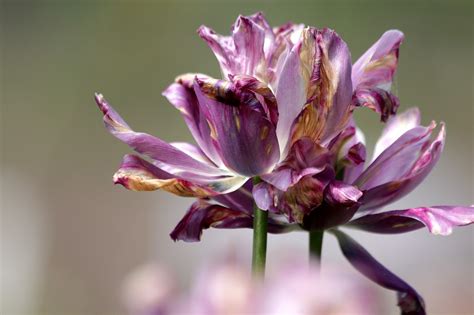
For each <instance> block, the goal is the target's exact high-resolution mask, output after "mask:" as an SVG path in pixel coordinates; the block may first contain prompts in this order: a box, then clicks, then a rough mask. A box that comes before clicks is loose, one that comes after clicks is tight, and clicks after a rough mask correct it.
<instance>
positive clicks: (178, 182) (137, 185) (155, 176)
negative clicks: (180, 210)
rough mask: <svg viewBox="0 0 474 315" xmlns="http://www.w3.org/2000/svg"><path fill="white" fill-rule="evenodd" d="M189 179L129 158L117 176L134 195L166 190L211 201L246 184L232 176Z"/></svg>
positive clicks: (116, 179)
mask: <svg viewBox="0 0 474 315" xmlns="http://www.w3.org/2000/svg"><path fill="white" fill-rule="evenodd" d="M189 178H192V180H189ZM189 178H187V179H183V178H180V177H176V176H175V175H173V174H170V173H168V172H166V171H164V170H162V169H160V168H158V167H156V166H155V165H153V164H151V163H149V162H147V161H145V160H143V159H142V158H140V157H138V156H136V155H130V154H129V155H126V156H125V157H124V158H123V161H122V164H121V166H120V168H119V170H118V171H117V172H116V173H115V174H114V183H115V184H120V185H122V186H124V187H125V188H127V189H130V190H133V191H152V190H158V189H163V190H165V191H168V192H170V193H173V194H175V195H178V196H182V197H209V196H214V195H217V194H224V193H229V192H232V191H234V190H237V189H238V188H239V187H240V186H242V185H243V184H244V183H245V180H246V179H240V178H238V177H232V176H228V177H207V178H206V177H202V176H201V177H198V176H196V175H194V176H189Z"/></svg>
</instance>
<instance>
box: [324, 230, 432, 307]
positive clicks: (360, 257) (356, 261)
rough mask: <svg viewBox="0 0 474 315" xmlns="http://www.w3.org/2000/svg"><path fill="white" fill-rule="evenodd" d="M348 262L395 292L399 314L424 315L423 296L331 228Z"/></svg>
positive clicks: (340, 232) (339, 232)
mask: <svg viewBox="0 0 474 315" xmlns="http://www.w3.org/2000/svg"><path fill="white" fill-rule="evenodd" d="M331 233H332V234H334V235H335V236H336V238H337V240H338V242H339V246H340V248H341V250H342V253H343V254H344V256H345V257H346V258H347V260H348V261H349V263H350V264H351V265H352V266H353V267H354V268H355V269H357V270H358V271H359V272H360V273H362V274H363V275H364V276H366V277H367V278H369V279H370V280H372V281H373V282H375V283H377V284H378V285H380V286H382V287H384V288H386V289H389V290H393V291H396V292H397V299H398V306H399V307H400V310H401V315H426V310H425V302H424V301H423V298H422V297H421V296H420V295H419V294H418V292H416V290H415V289H413V288H412V287H411V286H410V285H409V284H408V283H406V282H405V281H403V280H402V279H400V278H399V277H398V276H396V275H395V274H393V273H392V272H391V271H390V270H388V269H387V268H385V267H384V266H383V265H382V264H381V263H379V262H378V261H377V260H376V259H375V258H374V257H372V255H370V253H369V252H368V251H367V250H365V248H363V247H362V246H361V245H359V244H358V243H357V242H356V241H355V240H354V239H352V238H351V237H349V236H348V235H347V234H345V233H344V232H342V231H339V230H331Z"/></svg>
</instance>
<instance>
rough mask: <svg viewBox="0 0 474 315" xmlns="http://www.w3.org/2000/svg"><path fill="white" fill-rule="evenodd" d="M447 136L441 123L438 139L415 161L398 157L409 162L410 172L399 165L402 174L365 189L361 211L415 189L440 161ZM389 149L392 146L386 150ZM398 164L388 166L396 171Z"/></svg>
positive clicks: (380, 205) (386, 202)
mask: <svg viewBox="0 0 474 315" xmlns="http://www.w3.org/2000/svg"><path fill="white" fill-rule="evenodd" d="M408 133H409V132H408ZM445 136H446V133H445V127H444V124H441V129H440V131H439V133H438V136H437V137H436V139H435V140H434V141H433V142H431V144H429V145H428V146H427V148H426V149H423V150H422V151H421V153H420V154H419V155H418V157H417V159H416V160H415V161H414V162H412V160H411V158H410V157H407V158H406V159H405V160H404V159H403V155H401V156H400V157H399V158H396V159H399V161H398V162H399V163H401V164H403V163H404V162H405V163H407V164H408V165H407V166H410V167H411V168H410V169H409V170H408V172H406V173H403V170H404V168H402V167H399V168H398V170H400V174H398V175H396V174H392V175H391V177H390V180H388V181H385V182H382V183H381V184H380V185H377V186H374V187H372V188H369V189H367V190H366V191H364V196H363V197H362V199H361V203H362V206H361V208H360V212H361V213H363V212H365V211H370V210H372V209H377V208H380V207H383V206H385V205H387V204H389V203H391V202H394V201H396V200H398V199H400V198H402V197H403V196H405V195H407V194H408V193H410V192H411V191H412V190H413V189H415V188H416V187H417V186H418V185H419V184H420V183H421V182H422V181H423V180H424V179H425V178H426V176H428V174H429V173H430V172H431V170H432V169H433V167H434V166H435V165H436V163H437V162H438V160H439V157H440V156H441V152H442V151H443V147H444V139H445ZM394 145H395V144H394ZM389 150H390V148H389V149H388V150H386V151H389ZM404 154H405V153H404ZM384 155H386V153H385V151H384V153H382V154H381V155H380V157H382V156H384ZM407 155H408V154H407ZM376 162H377V161H376ZM398 162H397V163H398ZM409 163H410V164H409ZM397 165H398V164H388V166H387V167H393V168H394V170H395V171H396V170H397V167H398V166H397ZM388 173H390V172H388Z"/></svg>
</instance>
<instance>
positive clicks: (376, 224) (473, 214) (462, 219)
mask: <svg viewBox="0 0 474 315" xmlns="http://www.w3.org/2000/svg"><path fill="white" fill-rule="evenodd" d="M473 222H474V206H470V207H465V206H432V207H420V208H412V209H405V210H392V211H387V212H382V213H377V214H369V215H366V216H363V217H361V218H359V219H357V220H354V221H352V222H351V223H349V226H351V227H355V228H358V229H362V230H365V231H369V232H375V233H383V234H394V233H404V232H409V231H413V230H417V229H419V228H422V227H423V226H426V227H427V228H428V230H429V231H430V232H431V233H433V234H439V235H449V234H451V232H452V230H453V227H456V226H464V225H469V224H472V223H473Z"/></svg>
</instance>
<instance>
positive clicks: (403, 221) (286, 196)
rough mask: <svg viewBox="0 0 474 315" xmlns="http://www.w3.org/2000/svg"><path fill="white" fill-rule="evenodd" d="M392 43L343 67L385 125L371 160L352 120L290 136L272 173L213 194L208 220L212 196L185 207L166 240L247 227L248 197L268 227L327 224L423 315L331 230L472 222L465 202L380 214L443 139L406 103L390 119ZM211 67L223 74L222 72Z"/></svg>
mask: <svg viewBox="0 0 474 315" xmlns="http://www.w3.org/2000/svg"><path fill="white" fill-rule="evenodd" d="M402 39H403V34H402V33H401V32H399V31H388V32H386V33H385V34H384V35H383V36H382V37H381V39H379V40H378V41H377V42H376V43H375V44H374V45H373V46H372V47H371V48H370V49H369V50H368V51H367V52H366V53H365V54H364V55H363V56H362V57H361V58H360V59H359V60H358V61H357V62H356V63H355V64H354V65H353V67H352V86H353V94H352V105H353V106H364V107H368V108H371V109H373V110H374V111H376V112H378V113H380V114H381V119H382V121H386V126H385V129H384V131H383V133H382V135H381V137H380V139H379V141H378V142H377V144H376V147H375V150H374V156H373V159H372V162H370V163H366V149H365V145H364V137H363V134H362V132H361V131H360V130H359V129H358V128H357V127H356V125H355V122H354V121H353V120H352V118H350V119H349V122H348V123H347V124H346V125H345V127H344V128H343V129H341V130H339V132H338V133H337V134H336V135H335V136H332V137H328V138H325V139H324V140H322V141H321V138H320V139H319V141H312V140H313V139H315V138H314V137H307V135H308V134H309V133H305V136H302V137H299V138H298V140H296V141H291V142H290V143H291V145H289V147H287V148H286V150H287V151H285V150H282V151H281V152H283V153H284V152H288V153H287V155H286V156H285V157H284V158H281V159H280V162H279V163H278V164H277V165H276V166H275V167H274V168H273V170H272V172H270V173H267V174H261V178H262V180H263V181H262V182H261V183H259V184H257V185H255V186H253V185H252V184H251V183H247V184H246V186H245V187H241V188H240V189H239V190H237V191H235V192H233V193H232V194H228V195H221V196H219V198H218V199H217V198H214V197H211V199H213V200H214V201H216V202H217V203H219V204H220V205H221V206H224V208H225V211H224V209H222V211H220V213H221V214H222V215H221V216H219V217H218V218H217V219H215V220H214V218H215V217H214V212H215V210H214V209H215V207H216V205H215V204H214V203H213V202H211V201H210V200H207V201H200V202H197V203H195V204H194V205H193V206H192V207H191V210H190V211H189V212H188V214H187V215H186V217H185V218H186V222H191V220H192V218H191V217H192V216H193V215H192V213H193V212H195V213H197V212H199V217H200V218H201V219H200V220H201V221H200V222H203V223H201V224H200V225H199V224H197V222H196V221H194V222H193V224H191V225H187V224H186V222H184V221H181V222H180V224H179V225H178V226H177V228H176V229H175V230H174V231H173V232H172V234H171V236H172V238H173V239H174V240H178V239H179V240H185V241H197V240H199V239H200V235H201V232H202V230H203V229H205V228H208V227H215V228H240V227H249V228H251V227H252V212H251V204H252V198H253V199H254V200H255V202H256V203H257V205H258V206H259V208H261V209H265V210H268V211H269V232H270V233H282V232H287V231H290V230H297V229H303V230H308V231H312V230H328V229H329V230H330V231H332V232H333V233H334V234H335V235H336V236H337V238H338V240H339V242H340V245H341V249H342V250H343V253H344V255H345V256H346V257H347V258H348V260H349V261H350V262H351V264H353V265H354V266H355V267H356V268H357V269H358V270H359V271H360V272H362V273H363V274H364V275H366V276H367V277H369V278H370V279H372V280H373V281H375V282H377V283H379V284H380V285H382V286H384V287H386V288H388V289H391V290H395V291H397V292H399V294H398V297H399V306H400V307H401V310H402V313H403V314H406V315H408V314H425V307H424V302H423V300H422V298H421V297H420V295H419V294H418V293H417V292H416V291H415V290H414V289H413V288H411V287H410V286H409V285H408V284H406V283H405V282H404V281H403V280H401V279H400V278H398V277H397V276H395V275H394V274H392V273H391V272H390V271H388V270H387V269H386V268H385V267H383V266H382V265H381V264H380V263H378V262H377V261H376V260H375V259H374V258H373V257H372V256H371V255H370V254H369V253H368V252H367V251H365V250H364V249H363V248H362V247H361V246H360V245H359V244H357V243H356V242H355V241H354V240H352V239H351V238H349V237H348V236H347V235H345V234H344V233H342V232H340V231H338V230H336V229H335V228H336V227H340V226H346V227H353V228H358V229H362V230H366V231H370V232H376V233H403V232H408V231H413V230H416V229H419V228H422V227H424V226H426V227H427V228H428V229H429V231H430V232H431V233H433V234H441V235H448V234H450V233H451V231H452V229H453V227H455V226H463V225H468V224H471V223H473V222H474V207H473V206H431V207H417V208H411V209H405V210H392V211H381V209H382V207H384V206H386V205H388V204H389V203H392V202H394V201H396V200H398V199H400V198H402V197H403V196H405V195H406V194H408V193H409V192H411V191H412V190H413V189H415V188H416V187H417V186H418V184H420V183H421V182H422V181H423V179H424V178H425V177H426V176H427V175H428V174H429V172H430V171H431V170H432V168H433V167H434V165H435V164H436V163H437V161H438V159H439V157H440V154H441V151H442V149H443V146H444V139H445V127H444V124H443V123H441V124H440V126H441V127H440V128H439V131H438V133H437V135H434V136H433V134H434V130H435V129H436V124H435V123H434V122H432V123H431V124H430V125H429V126H427V127H425V126H422V125H420V114H419V111H418V109H416V108H413V109H409V110H407V111H406V112H404V113H402V114H399V115H397V116H392V115H393V114H395V111H396V109H397V107H398V104H399V103H398V99H397V98H396V97H395V96H393V95H392V94H390V85H391V81H392V78H393V75H394V73H395V69H396V65H397V57H398V48H399V45H400V43H401V41H402ZM221 66H222V68H223V71H224V70H225V69H227V70H225V71H231V70H229V69H230V68H229V69H228V68H225V67H224V66H223V65H222V64H221ZM280 116H281V115H280ZM318 126H319V125H318ZM311 130H312V131H314V129H311ZM290 138H291V137H290ZM367 164H368V165H367ZM366 165H367V166H366ZM197 207H199V210H198V211H197V210H196V208H197ZM231 209H232V210H231ZM231 211H238V213H239V214H238V215H237V216H236V215H234V214H233V213H231ZM244 213H245V215H244ZM190 231H192V233H189V232H190Z"/></svg>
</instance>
